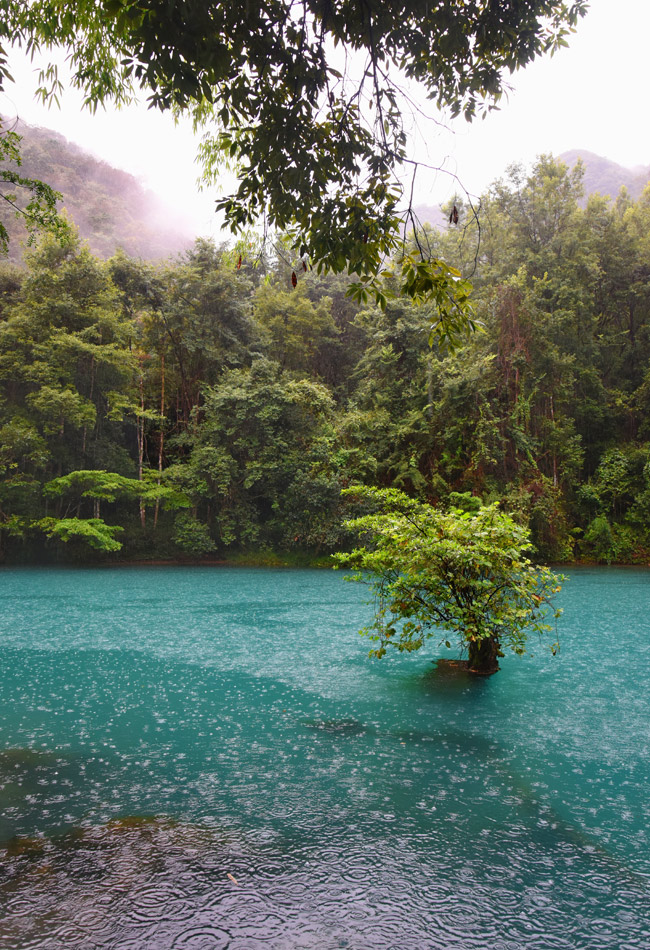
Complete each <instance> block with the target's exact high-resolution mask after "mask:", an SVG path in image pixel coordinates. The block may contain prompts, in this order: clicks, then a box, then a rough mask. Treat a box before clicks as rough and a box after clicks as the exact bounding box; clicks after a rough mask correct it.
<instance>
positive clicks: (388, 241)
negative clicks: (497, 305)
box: [0, 0, 586, 332]
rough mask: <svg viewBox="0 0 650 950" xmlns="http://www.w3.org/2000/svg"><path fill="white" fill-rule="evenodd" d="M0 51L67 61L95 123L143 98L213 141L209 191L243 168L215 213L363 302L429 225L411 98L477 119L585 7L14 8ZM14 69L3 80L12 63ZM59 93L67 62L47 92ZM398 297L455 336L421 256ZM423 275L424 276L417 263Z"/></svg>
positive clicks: (274, 1)
mask: <svg viewBox="0 0 650 950" xmlns="http://www.w3.org/2000/svg"><path fill="white" fill-rule="evenodd" d="M4 7H5V18H4V21H3V24H2V33H0V40H1V41H3V43H4V44H5V45H6V46H8V45H9V44H11V43H23V44H25V45H26V46H27V48H28V49H29V50H32V51H33V50H38V49H41V48H51V47H53V46H55V45H58V46H63V47H65V48H67V49H68V51H69V63H70V66H71V70H72V82H73V83H74V85H76V86H77V87H79V88H80V89H81V90H83V92H84V95H85V100H86V103H87V104H88V105H89V106H90V107H91V108H96V107H97V106H98V105H100V104H102V103H104V102H106V101H108V100H112V101H115V102H117V103H123V102H125V101H127V100H129V98H130V97H131V96H132V95H133V94H134V93H135V92H136V91H137V90H144V91H145V92H146V93H147V94H148V97H149V101H150V103H151V105H152V106H154V107H158V108H161V109H173V110H176V111H184V112H187V113H189V114H191V115H192V116H193V117H194V119H195V121H196V123H197V124H198V125H199V126H202V127H204V128H205V138H204V142H203V147H202V158H203V161H204V166H205V170H206V174H207V176H208V177H210V176H211V175H212V176H214V174H215V172H216V171H217V170H218V169H219V168H220V167H221V164H222V162H223V161H224V160H225V161H229V162H232V163H233V164H234V167H235V168H236V170H237V174H238V182H239V184H238V187H237V190H236V191H235V193H234V194H232V195H229V196H224V197H223V198H222V199H221V200H220V201H219V202H218V207H219V208H221V209H222V210H223V211H224V213H225V216H226V220H227V222H228V223H229V224H230V226H231V227H232V228H233V229H235V230H241V229H244V228H246V227H248V226H250V225H251V224H253V223H257V222H259V221H260V220H264V221H265V223H266V224H267V225H268V226H269V227H271V228H274V229H278V230H279V231H283V232H288V233H290V234H291V235H292V238H293V246H294V250H295V251H296V252H297V253H298V254H299V255H301V256H307V257H308V258H309V259H310V260H311V261H312V262H314V263H315V264H317V265H318V266H319V267H320V268H323V269H329V270H334V271H337V272H340V271H344V270H347V271H349V272H350V273H352V274H355V275H358V276H359V278H360V280H359V282H358V283H357V284H356V289H354V288H353V290H354V292H356V294H357V295H358V296H359V298H360V299H364V298H365V297H366V295H367V289H368V288H370V289H371V290H372V289H373V287H374V292H375V295H376V296H378V297H379V299H380V301H381V300H382V299H383V293H384V291H383V290H380V289H379V285H377V284H375V283H373V282H374V279H375V278H376V276H377V275H378V273H379V272H380V270H381V269H382V268H383V267H384V266H385V263H386V259H387V258H389V257H391V256H395V254H396V252H398V251H399V250H400V249H401V250H402V252H403V251H404V245H403V236H404V234H405V230H406V227H407V226H410V225H412V224H414V223H415V220H414V216H413V212H412V210H411V209H410V208H409V207H404V205H405V204H406V205H407V206H408V201H406V202H405V201H404V195H403V189H404V186H403V184H402V178H401V177H400V176H401V173H402V172H403V170H404V168H405V167H409V166H410V167H412V168H413V170H414V171H415V170H416V167H417V163H416V162H414V161H413V160H412V159H411V157H410V156H409V146H408V139H407V134H406V130H405V124H404V112H405V111H408V110H409V106H408V94H407V93H404V92H403V90H402V86H403V84H407V85H408V83H410V82H415V83H416V84H418V85H419V87H420V88H421V89H422V90H424V93H425V94H426V96H428V97H429V98H430V99H432V100H433V101H434V102H435V103H436V104H437V105H438V106H440V107H445V108H448V109H449V110H450V111H451V114H452V115H455V114H459V113H462V114H464V115H465V116H466V117H467V118H468V119H472V118H473V117H474V116H476V115H477V114H480V113H481V112H482V111H483V110H485V109H488V108H491V107H492V106H494V105H495V104H496V103H497V102H498V101H499V98H500V97H501V95H502V92H503V89H504V85H505V76H506V75H507V74H508V73H510V72H512V71H514V70H516V69H518V68H520V67H522V66H525V65H526V64H527V63H529V62H530V61H531V60H533V59H534V58H535V57H536V56H538V55H541V54H543V53H546V52H553V51H554V50H556V49H557V48H558V46H560V45H565V44H566V35H567V33H568V32H570V31H571V30H572V29H573V28H574V27H575V24H576V22H577V20H578V18H579V17H580V16H581V15H582V14H583V13H584V11H585V8H586V0H574V2H572V3H566V2H564V0H518V2H516V3H513V2H509V3H501V2H494V0H465V2H463V3H458V2H456V0H438V2H435V3H428V4H423V3H421V2H419V0H401V2H386V0H361V2H350V0H253V2H250V3H246V5H245V6H244V7H241V6H239V5H233V4H224V3H217V2H203V0H172V2H169V3H164V4H163V3H159V2H157V0H110V2H106V3H101V4H98V3H95V2H93V0H72V2H70V0H65V2H64V0H34V2H32V3H29V4H25V3H23V2H22V0H5V3H4ZM0 72H4V74H5V75H6V74H7V67H6V64H5V63H4V62H0ZM60 91H61V83H60V81H59V79H58V75H57V71H56V67H55V66H54V65H52V66H50V67H49V68H47V69H45V70H44V71H43V74H42V86H41V94H42V96H43V97H44V98H45V99H52V98H56V97H57V96H58V94H59V93H60ZM414 257H415V262H414V259H413V258H412V257H411V256H409V255H407V256H406V259H405V261H404V263H403V267H402V271H401V274H400V280H401V286H402V287H403V288H404V289H406V290H407V292H408V293H409V294H410V295H411V296H413V297H416V298H418V297H422V298H425V299H426V298H431V299H432V300H433V302H434V304H435V305H436V307H437V309H438V313H439V322H441V324H442V328H443V332H444V330H445V325H446V324H449V325H450V327H451V329H452V332H453V329H454V323H455V321H456V318H457V309H458V308H459V309H460V311H461V312H462V310H463V304H464V303H465V296H464V288H463V287H462V286H461V287H460V304H457V303H456V296H457V294H456V291H457V289H458V288H457V287H456V284H457V281H458V276H459V275H458V274H457V273H456V272H455V271H452V270H451V269H450V268H448V267H445V265H444V264H443V263H442V262H441V261H440V260H439V259H438V258H436V257H435V256H434V255H432V253H431V251H430V248H428V247H426V246H424V245H422V244H420V245H419V246H418V248H417V253H416V254H415V255H414ZM416 262H419V263H416Z"/></svg>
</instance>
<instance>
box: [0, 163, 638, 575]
mask: <svg viewBox="0 0 650 950" xmlns="http://www.w3.org/2000/svg"><path fill="white" fill-rule="evenodd" d="M581 174H582V171H581V168H580V166H577V167H576V168H575V169H573V170H569V169H568V168H567V166H565V165H564V164H562V163H561V162H557V161H555V160H553V159H552V158H550V157H541V158H540V159H539V160H538V162H537V164H536V165H535V167H534V168H533V169H532V171H530V172H526V171H524V170H522V169H521V168H518V167H513V168H512V169H510V170H509V172H508V174H507V176H506V177H505V178H504V179H503V180H501V181H499V182H497V183H495V185H494V186H493V187H492V188H491V189H490V191H489V193H488V194H487V195H485V196H484V197H483V199H482V206H481V213H480V216H479V218H478V220H477V219H476V218H475V217H474V216H473V214H470V213H469V211H468V209H466V208H465V207H464V206H463V204H462V201H461V200H460V199H458V200H457V201H456V207H457V209H458V211H459V221H458V224H457V225H455V226H453V225H452V226H451V227H450V228H449V229H448V230H447V231H439V230H435V229H433V228H431V229H427V230H426V232H425V237H424V238H420V240H423V239H426V240H428V241H429V242H430V244H431V249H432V251H433V253H434V254H436V255H439V256H440V257H442V258H443V259H445V260H447V261H449V262H450V263H452V264H454V265H455V266H456V267H458V269H459V270H461V271H462V273H463V274H464V276H467V277H470V278H471V280H472V283H473V286H474V290H473V300H474V307H475V313H476V317H477V319H478V320H479V321H480V324H481V329H480V330H479V332H477V333H476V334H474V335H472V336H471V338H469V339H468V340H467V342H466V344H465V345H463V346H462V347H461V348H459V349H457V350H456V351H454V352H449V351H444V350H440V349H437V348H436V346H435V345H434V346H433V347H431V346H429V344H428V336H429V326H430V324H431V322H432V320H433V319H434V316H435V315H434V314H432V312H431V311H430V310H429V309H428V308H427V307H421V306H417V305H416V304H414V303H413V302H412V301H410V300H406V299H400V298H395V299H393V300H392V301H389V303H388V305H387V307H386V309H385V310H381V309H375V308H369V309H364V308H363V307H360V306H359V305H358V304H356V303H354V302H353V301H352V300H351V299H350V298H349V297H347V296H346V288H347V281H348V278H347V277H345V276H342V275H329V276H322V275H318V273H317V272H316V270H311V269H309V266H308V263H307V262H305V263H304V264H303V262H302V261H301V260H292V259H291V258H290V252H289V251H288V250H287V249H286V248H287V247H288V243H287V245H286V246H285V245H283V244H282V243H279V244H278V245H274V246H273V247H271V246H270V245H265V246H259V245H258V244H257V243H256V241H255V239H253V238H252V239H251V241H250V242H242V243H241V244H239V245H238V246H236V247H235V248H227V247H225V246H224V247H217V246H215V245H214V244H212V243H211V242H208V241H205V240H198V241H197V242H196V244H195V245H194V247H193V249H192V250H190V251H189V252H187V253H186V254H185V255H184V256H183V257H180V258H178V259H176V260H173V261H170V262H168V263H166V264H164V265H158V266H155V265H152V264H149V263H145V262H143V261H142V260H137V259H132V258H129V257H127V256H126V255H125V254H124V253H118V254H116V255H115V256H113V257H112V258H110V259H109V260H107V261H102V260H99V259H97V258H96V257H94V256H93V255H92V254H91V252H90V251H89V250H88V249H87V247H85V246H84V245H83V243H82V242H81V241H80V240H79V239H78V238H77V237H74V236H70V237H68V238H67V239H66V240H65V241H64V243H63V244H57V243H56V242H55V241H54V240H53V239H52V238H48V237H45V238H44V239H43V241H42V242H41V244H40V245H39V246H38V247H36V248H34V249H31V250H28V251H27V252H26V255H25V266H24V267H18V266H16V265H15V264H13V263H10V262H6V263H4V264H3V265H1V269H0V306H1V316H0V321H1V322H0V386H1V395H0V468H1V471H2V483H1V485H0V528H1V548H2V557H3V558H4V559H5V560H6V561H11V562H16V561H28V560H35V559H41V560H42V559H44V558H45V559H50V558H51V559H54V558H69V559H70V558H76V559H80V558H83V559H87V558H88V557H89V556H90V555H91V554H92V556H93V557H97V558H106V557H111V558H115V557H128V558H151V557H161V558H163V557H164V558H170V557H171V558H173V557H183V556H189V557H202V556H210V557H231V556H233V555H235V554H236V553H237V552H242V551H243V552H246V551H257V552H259V551H263V550H269V551H275V552H286V553H287V554H288V555H291V554H292V553H293V554H295V555H298V554H301V553H309V554H311V555H314V554H324V553H327V552H330V551H332V550H335V549H337V548H338V547H340V546H341V545H342V544H344V543H345V542H346V541H347V540H349V539H347V538H346V537H345V534H344V531H343V529H342V527H341V524H342V521H343V520H344V518H345V517H346V516H348V514H349V511H348V509H347V508H346V507H345V506H346V505H347V504H349V503H348V502H344V501H342V500H341V495H340V492H341V489H342V488H343V487H346V486H348V485H350V484H351V483H354V482H363V483H365V484H368V485H377V486H384V487H388V486H393V487H398V488H400V489H402V490H404V491H406V492H408V493H409V494H412V495H413V496H416V497H418V498H421V499H426V500H428V501H431V502H434V503H441V504H447V503H448V502H449V500H450V498H451V499H452V500H455V501H456V502H458V501H459V499H460V501H461V503H462V500H463V493H471V494H473V495H475V496H478V497H480V498H481V499H482V500H483V501H485V502H492V501H499V502H500V503H501V504H502V505H503V507H504V508H506V509H507V510H508V511H510V512H511V513H512V514H513V515H514V516H515V518H516V519H518V520H520V521H521V522H522V523H525V524H527V525H529V526H530V529H531V532H532V538H533V542H534V544H535V548H536V554H537V557H538V558H541V559H544V560H547V561H568V560H575V559H594V560H599V561H607V560H618V561H647V560H648V558H649V557H650V427H649V423H648V419H649V418H650V417H649V414H648V408H649V404H650V188H649V189H646V191H645V192H644V193H643V195H642V196H641V197H640V198H639V199H638V200H637V201H632V200H631V198H630V197H629V196H628V195H627V194H626V193H625V192H622V193H621V194H620V195H619V196H618V198H617V199H616V200H615V201H614V202H610V201H608V199H606V198H603V197H600V196H598V195H593V196H591V197H590V198H589V200H588V201H587V203H586V205H584V207H583V206H582V205H581V203H580V202H581V198H582V185H581ZM294 277H295V278H297V284H296V286H295V287H294V286H293V283H294V282H295V281H294Z"/></svg>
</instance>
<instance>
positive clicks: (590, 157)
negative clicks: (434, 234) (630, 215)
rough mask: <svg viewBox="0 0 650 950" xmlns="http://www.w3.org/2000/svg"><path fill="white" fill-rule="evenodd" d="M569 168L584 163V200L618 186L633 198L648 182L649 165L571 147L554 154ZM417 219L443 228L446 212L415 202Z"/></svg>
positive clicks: (613, 194)
mask: <svg viewBox="0 0 650 950" xmlns="http://www.w3.org/2000/svg"><path fill="white" fill-rule="evenodd" d="M557 157H558V158H559V159H560V160H561V161H563V162H564V163H565V164H566V165H568V166H569V168H573V166H574V165H575V164H576V162H577V161H578V159H581V160H582V164H583V165H584V170H585V172H584V178H583V185H584V189H585V201H584V203H586V199H587V198H588V197H589V195H593V194H600V195H609V197H610V198H616V196H617V195H618V193H619V191H620V190H621V188H623V187H625V188H627V190H628V191H629V193H630V197H631V198H632V199H633V200H636V199H637V198H639V197H640V196H641V193H642V191H643V189H644V188H645V187H646V185H648V184H649V183H650V165H647V166H639V167H637V168H625V167H624V166H623V165H619V164H618V163H617V162H613V161H612V160H611V159H609V158H603V156H602V155H595V154H594V153H593V152H588V151H587V150H586V149H577V148H576V149H571V150H570V151H568V152H562V154H561V155H558V156H557ZM413 210H414V211H415V213H416V215H417V217H418V218H419V220H420V221H422V222H423V223H424V222H428V223H429V224H431V225H432V226H433V227H434V228H440V229H443V228H445V227H447V215H446V214H444V213H443V212H442V211H441V210H440V206H439V205H438V206H436V205H424V204H421V205H418V206H417V207H415V208H414V209H413Z"/></svg>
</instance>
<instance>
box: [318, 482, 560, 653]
mask: <svg viewBox="0 0 650 950" xmlns="http://www.w3.org/2000/svg"><path fill="white" fill-rule="evenodd" d="M347 493H348V494H352V495H354V496H356V497H358V498H360V499H362V500H364V501H365V502H367V503H371V504H372V505H373V506H375V507H376V509H377V510H376V511H375V512H374V513H372V514H366V515H362V516H361V517H358V518H354V519H352V520H350V521H348V522H347V526H348V527H349V528H351V529H352V530H354V531H355V532H356V533H358V534H360V535H361V537H362V538H363V539H364V540H365V541H366V544H365V545H364V546H363V547H358V548H356V549H355V550H354V551H352V552H351V553H350V554H339V555H337V556H336V560H337V561H338V563H339V564H341V565H343V566H346V567H351V568H353V569H354V570H356V571H357V572H358V573H357V574H355V575H354V576H353V578H351V579H352V580H357V581H361V582H363V583H367V584H369V585H370V588H371V590H372V591H373V593H374V595H375V602H376V613H375V619H374V622H373V624H372V625H371V626H370V627H369V628H367V629H365V630H363V631H361V632H362V633H364V634H365V635H369V636H370V637H371V638H372V639H373V640H375V641H377V642H378V643H379V646H377V647H375V648H373V649H372V650H371V655H373V656H376V657H382V656H384V654H385V653H386V650H387V648H389V647H394V648H396V649H397V650H399V651H400V652H404V651H406V652H411V651H413V650H419V649H420V648H421V647H422V646H423V644H424V642H425V640H427V639H429V638H430V637H439V638H440V640H441V642H446V643H448V637H449V636H452V635H453V636H454V637H455V638H456V639H457V640H458V642H459V644H460V645H461V647H464V648H467V649H469V651H470V659H471V655H472V649H473V647H478V648H479V649H480V646H481V644H482V642H483V641H491V642H492V643H494V645H495V647H496V649H497V650H498V649H500V647H501V646H504V647H508V648H509V649H510V650H512V651H513V652H514V653H517V654H522V653H525V652H526V648H527V642H528V639H529V637H530V635H531V634H537V635H539V636H543V635H546V634H547V633H548V632H549V631H550V630H551V626H550V624H549V623H548V622H547V621H548V618H549V616H551V617H557V616H558V614H559V611H557V610H554V609H553V608H552V606H551V600H552V597H553V595H554V594H555V593H557V591H558V590H559V578H558V577H557V576H556V575H554V574H552V573H551V571H550V570H549V569H548V568H545V567H536V566H534V565H533V564H532V563H531V561H530V560H529V559H528V558H527V557H526V553H525V552H526V551H528V550H529V549H530V542H529V540H528V532H527V531H526V529H525V528H523V527H522V526H521V525H518V524H516V522H514V521H513V520H512V518H510V516H509V515H507V514H505V513H504V512H501V511H499V510H498V508H497V507H496V506H495V505H488V506H483V507H481V508H479V509H478V510H477V511H475V512H470V511H461V510H460V509H454V508H452V509H450V510H448V511H442V510H440V509H438V508H435V507H432V506H430V505H427V504H423V503H422V502H418V501H415V500H413V499H411V498H409V497H408V496H407V495H404V494H403V493H402V492H399V491H396V490H394V489H384V490H378V489H373V488H350V489H348V490H347ZM553 649H554V650H555V649H557V644H554V645H553ZM486 672H490V670H487V671H486Z"/></svg>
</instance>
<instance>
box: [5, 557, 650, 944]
mask: <svg viewBox="0 0 650 950" xmlns="http://www.w3.org/2000/svg"><path fill="white" fill-rule="evenodd" d="M366 596H367V594H366V592H365V590H364V589H363V588H362V587H358V586H356V585H352V584H346V583H344V581H343V579H342V577H341V575H340V574H337V573H334V572H327V571H282V570H264V569H228V568H191V569H189V568H188V569H186V568H115V569H98V570H58V569H43V570H37V569H16V570H11V569H4V570H2V571H1V572H0V642H1V643H2V654H1V663H2V677H1V679H0V948H3V950H6V948H11V950H14V948H16V950H18V948H19V950H25V948H40V950H45V948H48V950H62V948H66V950H68V948H83V950H91V948H92V950H100V948H102V950H107V948H111V950H171V948H174V950H216V948H231V950H257V948H274V950H275V948H277V950H294V948H305V950H312V948H313V950H334V948H341V947H345V948H350V950H375V948H376V950H390V948H396V950H397V948H400V950H411V948H413V950H425V948H431V950H474V948H475V950H582V948H584V950H632V948H635V950H648V947H650V840H649V839H650V832H649V829H650V793H649V789H650V571H647V570H641V569H616V568H611V569H580V570H574V571H571V572H570V580H569V582H568V583H567V584H566V586H565V589H564V590H563V592H562V594H561V598H560V599H561V605H562V606H563V607H564V610H565V613H564V616H563V618H562V619H561V621H560V626H559V634H560V641H561V653H560V655H559V656H556V657H553V656H551V654H550V652H548V651H547V650H545V649H543V648H542V647H539V648H538V647H537V645H536V644H534V647H535V655H534V656H533V657H532V658H531V657H526V658H518V657H514V656H513V657H507V658H506V659H505V660H504V661H503V662H502V671H501V672H500V673H498V674H497V675H496V676H494V677H491V678H488V679H469V678H467V677H466V676H459V675H454V674H453V673H452V671H450V670H449V669H445V670H438V671H437V672H436V670H435V669H434V665H433V663H432V662H431V661H432V658H434V657H435V656H437V655H444V656H446V657H451V656H453V655H454V654H453V653H449V652H448V651H444V650H443V652H442V654H440V651H439V650H438V648H437V647H435V646H434V645H433V644H431V645H430V648H429V649H428V650H423V651H421V652H420V654H414V655H412V656H395V657H386V658H384V659H383V660H381V661H377V660H371V659H369V658H368V656H367V650H368V644H367V643H366V642H364V641H363V640H361V639H360V638H359V637H358V636H357V635H356V633H355V631H356V630H357V628H358V627H359V626H361V625H362V624H363V623H364V621H367V619H368V618H369V608H368V607H367V606H366V605H365V604H364V600H365V598H366Z"/></svg>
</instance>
